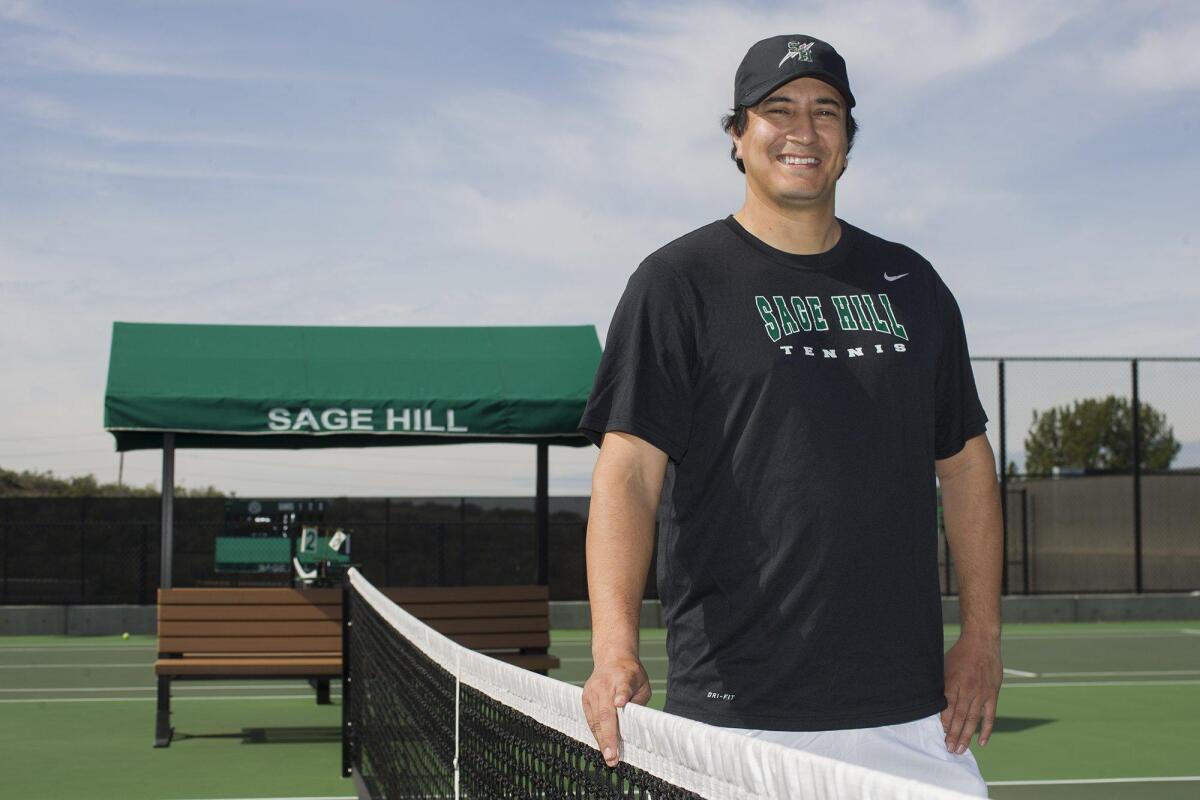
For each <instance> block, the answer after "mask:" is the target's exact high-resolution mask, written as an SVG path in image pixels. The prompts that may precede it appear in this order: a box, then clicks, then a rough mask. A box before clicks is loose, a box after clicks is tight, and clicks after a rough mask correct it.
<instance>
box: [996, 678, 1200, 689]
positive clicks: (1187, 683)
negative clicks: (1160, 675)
mask: <svg viewBox="0 0 1200 800" xmlns="http://www.w3.org/2000/svg"><path fill="white" fill-rule="evenodd" d="M1052 686H1053V687H1055V688H1057V687H1059V686H1200V680H1195V681H1051V682H1048V683H1006V684H1004V685H1003V686H1001V687H1000V688H1001V689H1045V688H1049V687H1052Z"/></svg>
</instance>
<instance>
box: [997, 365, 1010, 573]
mask: <svg viewBox="0 0 1200 800" xmlns="http://www.w3.org/2000/svg"><path fill="white" fill-rule="evenodd" d="M996 372H997V376H996V377H997V378H998V380H999V385H1000V520H1001V522H1000V530H1001V537H1000V538H1001V542H1002V544H1001V548H1002V549H1003V550H1004V558H1003V561H1002V562H1001V563H1002V565H1003V566H1002V567H1001V573H1000V574H1001V578H1000V585H1001V587H1002V588H1003V593H1004V594H1008V415H1007V414H1006V413H1005V397H1004V392H1005V388H1006V387H1005V385H1004V359H1003V358H1002V359H1000V360H999V361H998V362H997V364H996Z"/></svg>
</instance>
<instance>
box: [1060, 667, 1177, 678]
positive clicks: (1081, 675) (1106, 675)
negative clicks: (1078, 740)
mask: <svg viewBox="0 0 1200 800" xmlns="http://www.w3.org/2000/svg"><path fill="white" fill-rule="evenodd" d="M1122 675H1200V669H1143V670H1123V671H1120V672H1043V673H1042V674H1041V677H1043V678H1119V677H1120V676H1122Z"/></svg>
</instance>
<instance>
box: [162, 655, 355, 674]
mask: <svg viewBox="0 0 1200 800" xmlns="http://www.w3.org/2000/svg"><path fill="white" fill-rule="evenodd" d="M154 674H156V675H211V676H213V677H214V678H215V677H224V676H227V675H228V676H242V677H245V676H250V675H255V676H264V675H265V676H270V675H303V676H309V675H330V676H340V675H341V674H342V659H341V658H271V659H262V658H164V659H159V660H158V661H155V662H154Z"/></svg>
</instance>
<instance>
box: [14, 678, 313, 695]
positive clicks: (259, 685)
mask: <svg viewBox="0 0 1200 800" xmlns="http://www.w3.org/2000/svg"><path fill="white" fill-rule="evenodd" d="M331 680H332V678H331ZM295 688H296V684H295V683H257V684H220V685H216V686H180V685H179V683H177V682H172V683H171V691H173V692H175V691H179V690H181V689H182V690H184V691H192V692H216V691H220V690H223V689H295ZM157 690H158V687H156V686H88V687H84V688H77V687H74V686H42V687H40V688H36V689H0V692H2V693H8V692H154V691H157Z"/></svg>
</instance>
